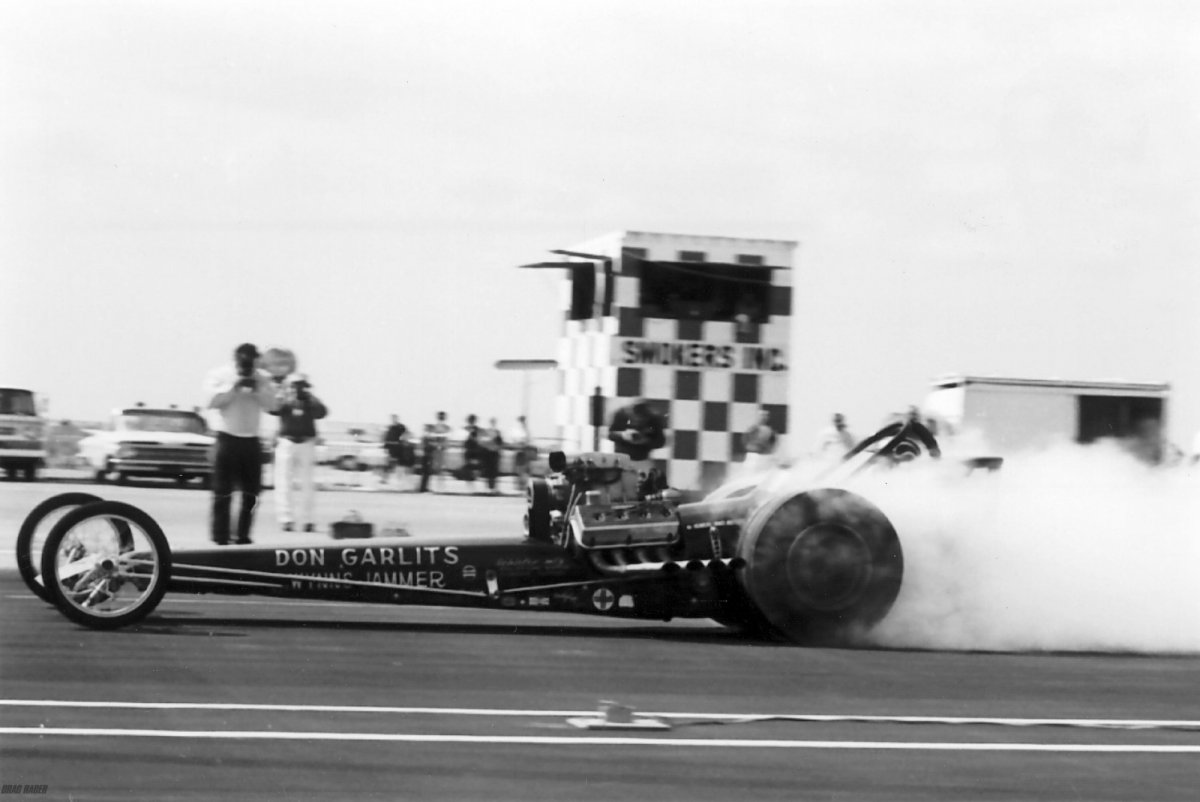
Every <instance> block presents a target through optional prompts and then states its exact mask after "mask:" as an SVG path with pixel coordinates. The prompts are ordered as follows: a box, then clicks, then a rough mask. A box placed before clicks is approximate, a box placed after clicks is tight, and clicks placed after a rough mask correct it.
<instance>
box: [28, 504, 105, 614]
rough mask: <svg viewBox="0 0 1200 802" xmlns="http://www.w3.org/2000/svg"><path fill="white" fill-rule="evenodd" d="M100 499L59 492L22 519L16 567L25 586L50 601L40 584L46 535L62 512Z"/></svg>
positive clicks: (44, 599) (63, 513) (64, 513)
mask: <svg viewBox="0 0 1200 802" xmlns="http://www.w3.org/2000/svg"><path fill="white" fill-rule="evenodd" d="M97 501H100V497H99V496H93V495H92V494H91V493H59V494H58V495H56V496H51V497H50V498H48V499H46V500H45V501H43V502H41V503H40V504H38V505H37V506H36V507H34V508H33V509H32V510H30V511H29V514H28V515H26V516H25V520H24V521H23V522H22V523H21V529H20V530H19V531H18V532H17V548H16V553H17V570H18V571H19V572H20V574H21V580H22V581H23V582H24V583H25V586H26V587H27V588H29V589H30V590H31V591H33V595H35V596H37V597H38V598H39V599H41V600H42V601H47V602H48V601H50V594H49V593H47V592H46V588H45V586H44V585H43V584H42V574H41V565H42V547H43V546H44V545H45V543H46V536H47V535H48V534H49V533H50V530H51V529H53V528H54V525H55V524H56V523H58V522H59V521H60V520H62V518H63V516H64V515H66V514H67V513H69V512H71V511H72V510H74V509H77V508H79V507H82V506H84V505H85V504H94V503H96V502H97Z"/></svg>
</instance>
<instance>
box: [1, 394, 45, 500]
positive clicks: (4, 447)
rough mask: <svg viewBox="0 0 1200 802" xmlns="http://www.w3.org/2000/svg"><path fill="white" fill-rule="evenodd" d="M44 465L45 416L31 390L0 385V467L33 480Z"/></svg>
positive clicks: (11, 474)
mask: <svg viewBox="0 0 1200 802" xmlns="http://www.w3.org/2000/svg"><path fill="white" fill-rule="evenodd" d="M45 464H46V419H45V418H44V417H43V416H42V413H41V410H40V409H39V404H38V402H37V398H36V397H35V396H34V394H33V392H32V391H30V390H26V389H23V388H20V387H0V469H3V470H4V473H5V475H6V476H8V477H9V478H14V477H16V476H17V475H18V472H19V473H20V475H21V477H22V478H24V479H26V480H28V481H33V480H34V479H37V475H38V471H39V470H40V469H41V468H42V467H44V466H45Z"/></svg>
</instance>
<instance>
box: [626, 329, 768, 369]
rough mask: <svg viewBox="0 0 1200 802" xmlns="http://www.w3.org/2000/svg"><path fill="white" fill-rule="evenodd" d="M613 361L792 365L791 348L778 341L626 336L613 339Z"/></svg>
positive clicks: (722, 365)
mask: <svg viewBox="0 0 1200 802" xmlns="http://www.w3.org/2000/svg"><path fill="white" fill-rule="evenodd" d="M613 364H615V365H617V366H618V367H672V368H690V369H696V370H729V371H737V372H746V371H749V372H755V373H774V372H781V371H786V370H787V369H788V360H787V351H786V349H785V348H783V347H782V346H777V345H758V344H744V343H739V344H736V345H732V344H721V345H718V344H713V343H705V342H697V341H691V342H681V341H670V340H643V339H635V338H625V337H618V338H615V339H614V340H613Z"/></svg>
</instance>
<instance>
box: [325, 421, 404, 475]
mask: <svg viewBox="0 0 1200 802" xmlns="http://www.w3.org/2000/svg"><path fill="white" fill-rule="evenodd" d="M317 464H318V465H332V466H334V467H336V468H341V469H342V470H344V471H366V470H376V469H378V468H382V467H383V466H384V465H386V464H387V452H386V451H384V448H383V443H382V442H380V437H379V436H378V435H376V434H374V433H371V432H368V431H366V429H359V428H351V429H348V430H346V431H344V432H343V431H335V432H331V433H325V432H322V433H321V434H320V435H319V436H318V437H317Z"/></svg>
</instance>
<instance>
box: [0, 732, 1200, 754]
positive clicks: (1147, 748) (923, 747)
mask: <svg viewBox="0 0 1200 802" xmlns="http://www.w3.org/2000/svg"><path fill="white" fill-rule="evenodd" d="M0 735H32V736H35V737H45V736H48V735H57V736H77V737H92V738H191V739H203V740H222V739H224V740H243V741H245V740H252V741H358V742H362V741H375V742H381V743H388V742H391V743H397V742H399V743H442V744H446V743H450V744H454V743H457V744H520V745H531V746H538V745H540V746H670V747H675V748H699V747H718V748H724V749H728V748H735V747H736V748H744V749H858V750H869V749H884V750H902V751H938V752H1095V753H1109V754H1111V753H1123V754H1200V745H1196V746H1187V745H1184V746H1170V745H1143V744H1005V743H963V744H956V743H944V742H928V743H919V742H913V743H902V742H896V741H786V740H750V741H746V740H734V739H728V738H721V739H712V740H709V739H702V738H620V737H589V736H581V737H566V736H544V735H418V734H409V733H368V732H275V731H271V732H266V731H260V730H229V731H221V730H138V729H132V730H120V729H88V728H80V727H0Z"/></svg>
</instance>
